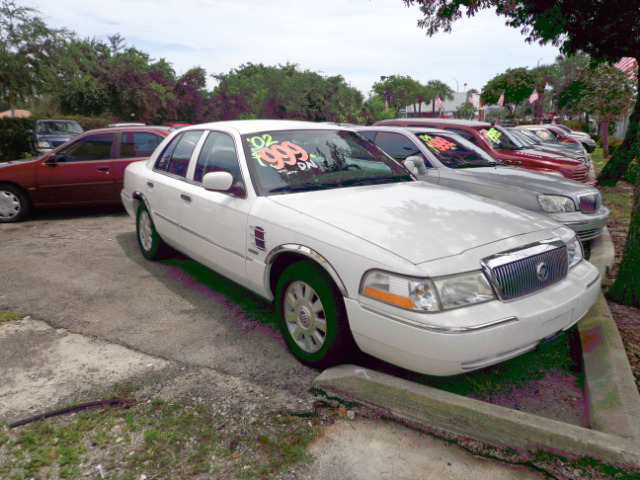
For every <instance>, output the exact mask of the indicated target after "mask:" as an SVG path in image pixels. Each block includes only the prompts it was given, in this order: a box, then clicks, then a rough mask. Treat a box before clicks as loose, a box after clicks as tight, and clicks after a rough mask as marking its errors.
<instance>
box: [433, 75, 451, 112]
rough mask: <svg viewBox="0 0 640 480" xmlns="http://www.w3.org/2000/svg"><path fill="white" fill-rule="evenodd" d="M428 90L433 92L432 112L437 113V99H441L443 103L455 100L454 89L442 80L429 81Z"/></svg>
mask: <svg viewBox="0 0 640 480" xmlns="http://www.w3.org/2000/svg"><path fill="white" fill-rule="evenodd" d="M427 88H428V89H429V90H430V92H431V98H430V100H431V102H432V103H431V112H432V113H435V111H436V102H435V100H436V98H438V97H440V99H441V100H442V101H445V100H453V89H452V88H451V87H450V86H449V85H447V84H446V83H444V82H442V81H440V80H429V81H428V82H427Z"/></svg>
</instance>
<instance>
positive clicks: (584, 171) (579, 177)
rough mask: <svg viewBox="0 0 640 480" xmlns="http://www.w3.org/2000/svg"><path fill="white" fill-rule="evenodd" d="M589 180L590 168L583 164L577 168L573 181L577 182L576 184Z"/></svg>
mask: <svg viewBox="0 0 640 480" xmlns="http://www.w3.org/2000/svg"><path fill="white" fill-rule="evenodd" d="M588 179H589V167H587V166H586V165H585V164H583V163H581V164H580V165H578V166H577V167H576V169H575V171H574V172H573V178H572V180H575V181H576V182H582V183H585V182H586V181H587V180H588Z"/></svg>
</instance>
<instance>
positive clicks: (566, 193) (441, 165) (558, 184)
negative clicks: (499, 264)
mask: <svg viewBox="0 0 640 480" xmlns="http://www.w3.org/2000/svg"><path fill="white" fill-rule="evenodd" d="M355 129H356V131H358V133H360V134H361V135H363V136H365V137H367V138H368V139H369V140H371V141H373V142H374V143H375V144H376V145H377V146H378V147H380V148H381V149H382V150H384V151H385V152H386V153H388V154H389V155H390V156H392V157H393V158H395V159H396V160H398V161H399V162H401V163H403V164H404V165H405V167H406V168H407V169H408V170H409V171H411V172H412V173H413V174H415V175H416V176H417V177H418V178H419V179H420V180H423V181H426V182H429V183H435V184H438V185H441V186H445V187H449V188H453V189H456V190H462V191H465V192H468V193H473V194H477V195H482V196H484V197H489V198H492V199H495V200H500V201H503V202H506V203H509V204H511V205H516V206H518V207H521V208H525V209H527V210H531V211H534V212H537V213H541V214H544V215H546V216H548V217H551V218H552V219H554V220H556V221H558V222H560V223H562V224H564V225H566V226H568V227H570V228H572V229H573V230H574V231H575V232H576V234H577V235H578V237H579V238H580V240H581V241H582V242H583V243H586V242H589V241H591V240H594V239H595V238H597V237H598V236H600V234H601V233H602V231H603V229H604V227H605V226H606V225H607V221H608V220H609V210H608V209H607V207H605V206H604V205H602V196H601V194H600V192H599V191H598V189H597V188H595V187H591V186H589V185H585V184H584V183H580V182H575V181H573V180H569V179H566V178H564V177H563V176H562V175H559V174H558V175H549V174H543V173H538V172H533V171H529V170H525V169H521V168H515V167H509V166H506V165H504V164H502V163H501V162H499V161H497V160H495V159H494V158H492V157H491V156H489V155H488V154H487V153H486V152H484V151H483V150H481V149H479V148H477V147H476V146H475V145H473V144H472V143H471V142H469V141H467V140H465V139H464V138H462V137H461V136H459V135H457V134H455V133H452V132H449V131H446V130H440V129H435V128H429V127H425V128H415V127H411V128H409V127H385V126H374V127H355Z"/></svg>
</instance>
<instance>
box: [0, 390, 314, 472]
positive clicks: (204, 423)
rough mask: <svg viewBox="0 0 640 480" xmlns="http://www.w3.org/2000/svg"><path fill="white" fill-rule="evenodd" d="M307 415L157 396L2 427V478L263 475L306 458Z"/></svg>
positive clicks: (310, 426) (310, 429) (310, 432)
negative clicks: (235, 412)
mask: <svg viewBox="0 0 640 480" xmlns="http://www.w3.org/2000/svg"><path fill="white" fill-rule="evenodd" d="M318 431H319V426H318V425H317V423H315V421H314V418H313V417H300V416H296V415H279V414H271V415H269V414H265V415H263V416H261V418H260V419H259V420H248V419H246V418H243V417H242V416H228V415H226V416H219V415H218V416H217V415H215V414H214V413H213V412H212V410H211V409H209V408H207V407H205V406H192V405H188V404H182V403H168V402H165V401H164V400H162V399H159V398H156V399H153V400H149V401H146V402H139V403H136V404H133V405H131V404H128V406H123V405H116V406H113V405H111V406H106V407H103V408H100V409H93V410H86V411H81V412H78V413H74V414H70V415H67V416H63V417H55V418H50V419H47V420H39V421H36V422H34V423H31V424H28V425H25V426H22V427H18V428H16V429H12V430H8V429H0V478H2V479H6V480H18V479H24V478H61V479H77V478H86V477H89V478H105V479H112V480H115V479H118V480H120V479H122V480H127V479H130V480H134V479H135V480H138V479H139V478H141V476H142V475H146V477H147V478H181V479H187V478H196V477H197V478H200V476H202V475H205V476H206V475H207V474H213V475H214V478H246V479H269V478H273V477H274V476H275V475H277V474H278V473H280V472H282V471H283V470H286V469H287V468H289V467H290V466H292V465H293V464H295V463H297V462H300V461H303V460H306V459H307V454H306V453H305V452H306V448H307V445H308V444H309V443H310V442H311V441H313V440H314V439H315V438H316V436H317V433H318Z"/></svg>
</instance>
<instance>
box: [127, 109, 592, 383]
mask: <svg viewBox="0 0 640 480" xmlns="http://www.w3.org/2000/svg"><path fill="white" fill-rule="evenodd" d="M198 131H201V132H203V134H202V135H203V136H202V137H201V138H200V139H199V140H198V142H197V145H196V146H195V149H194V151H193V152H192V157H191V161H190V163H189V167H188V169H187V170H186V174H184V177H180V178H178V177H176V176H174V175H171V174H169V173H167V172H164V171H158V168H154V166H156V167H157V166H159V165H162V163H161V162H162V161H163V160H162V158H161V157H162V156H163V155H165V156H166V155H167V153H166V152H168V151H169V149H170V148H171V146H172V145H175V143H172V142H173V140H174V139H176V142H178V136H179V135H183V134H185V133H187V132H198ZM289 131H290V132H295V133H296V134H299V133H300V132H305V134H306V133H309V135H313V134H312V133H310V132H316V133H318V135H324V134H325V133H326V132H331V133H328V135H332V134H333V132H342V133H341V134H342V135H345V136H349V138H351V137H350V136H351V135H352V133H351V132H350V131H349V129H347V128H343V127H337V126H331V125H323V124H310V123H306V122H291V121H258V120H256V121H235V122H220V123H212V124H205V125H197V126H191V127H186V128H184V129H181V130H179V131H178V132H174V133H173V134H172V135H170V136H169V137H168V138H167V139H166V140H165V141H164V142H163V143H162V144H161V145H160V146H159V147H158V149H157V150H156V152H155V153H154V155H153V156H152V157H151V158H150V159H149V160H148V161H147V162H137V163H134V164H131V165H130V166H129V167H127V170H126V173H125V182H124V189H123V191H122V201H123V204H124V205H125V207H126V209H127V212H128V213H129V214H130V215H131V216H132V217H134V218H137V222H138V237H139V238H138V240H139V244H140V245H141V250H142V252H143V254H145V256H147V258H150V257H152V256H153V255H152V253H154V252H155V249H156V246H157V245H158V244H157V241H158V238H160V237H161V239H162V240H163V241H164V242H166V243H167V244H169V245H171V246H172V247H174V248H176V249H177V250H180V251H181V252H183V253H185V254H186V255H188V256H190V257H191V258H193V259H194V260H196V261H198V262H200V263H202V264H204V265H205V266H207V267H209V268H211V269H213V270H215V271H217V272H219V273H221V274H223V275H225V276H227V277H228V278H230V279H232V280H234V281H235V282H237V283H238V284H240V285H242V286H243V287H245V288H248V289H250V290H252V291H254V292H256V293H257V294H259V295H261V296H263V297H265V298H267V299H269V300H274V299H275V300H276V303H277V304H278V302H279V301H281V302H282V304H283V305H286V300H287V298H286V295H287V294H288V293H290V290H291V288H293V287H292V285H293V284H297V283H300V282H297V279H293V280H291V281H289V282H288V283H287V281H285V280H284V279H283V278H282V277H283V276H286V274H287V273H288V272H290V266H291V265H293V264H294V263H295V262H304V263H305V264H308V265H312V266H313V269H318V270H320V271H321V272H323V275H324V276H323V275H321V276H320V277H318V278H324V279H325V280H323V281H324V282H325V283H330V284H331V291H332V292H333V300H332V301H331V302H328V301H327V297H326V296H325V297H324V300H323V303H324V304H325V305H324V306H326V304H327V303H335V305H337V307H336V308H337V310H338V311H340V310H341V309H342V306H344V312H345V313H346V318H345V319H342V321H343V322H346V323H347V325H345V326H344V327H345V330H344V331H342V330H341V332H342V333H341V335H342V336H343V337H344V336H349V335H352V336H353V340H354V341H355V344H356V345H357V346H358V347H359V348H360V349H361V350H362V351H364V352H366V353H368V354H371V355H373V356H375V357H378V358H380V359H383V360H385V361H388V362H390V363H392V364H395V365H399V366H401V367H404V368H408V369H410V370H414V371H417V372H421V373H427V374H433V375H452V374H457V373H461V372H466V371H470V370H474V369H477V368H481V367H484V366H487V365H491V364H495V363H498V362H501V361H503V360H506V359H508V358H512V357H514V356H517V355H519V354H521V353H524V352H526V351H529V350H532V349H534V348H536V346H537V345H538V344H539V343H540V342H541V341H543V340H544V339H546V338H548V337H551V336H554V335H556V334H557V333H558V332H562V331H565V330H567V329H569V328H570V327H571V326H573V325H574V324H575V323H576V322H577V321H578V320H579V319H580V318H581V317H582V316H583V315H585V314H586V313H587V311H588V310H589V308H590V307H591V306H592V304H593V303H594V302H595V300H596V298H597V296H598V294H599V291H600V276H599V273H598V271H597V269H596V268H595V267H594V266H593V265H591V264H590V263H588V262H587V261H585V260H583V259H582V258H581V255H582V251H581V247H580V244H579V242H578V241H577V239H576V237H575V233H574V232H573V231H572V230H571V229H569V228H567V227H564V226H562V225H560V224H558V223H556V222H554V221H553V220H550V219H548V218H545V217H543V216H540V215H537V214H535V213H532V212H527V211H525V210H521V209H517V208H513V209H511V208H508V207H507V206H505V205H504V204H501V203H498V202H492V201H490V200H482V199H480V197H476V196H473V195H467V194H464V193H459V192H454V191H452V190H448V189H443V188H440V187H437V186H432V185H429V184H426V183H423V182H419V181H414V180H412V179H411V178H409V177H407V178H406V179H405V180H404V181H401V182H400V181H398V182H393V183H381V184H354V185H353V186H345V185H343V186H341V187H339V188H329V189H324V190H312V191H296V192H292V193H290V192H287V193H285V194H281V192H279V193H278V194H275V193H274V194H265V193H264V192H261V191H260V189H259V188H258V187H257V186H256V184H254V177H253V176H254V175H256V172H258V171H259V172H266V170H260V168H271V167H273V165H271V166H270V165H266V166H264V165H262V166H256V165H254V164H253V163H252V162H255V161H257V160H256V159H255V158H251V157H249V156H248V152H249V150H248V149H244V148H241V147H240V148H239V146H242V145H243V142H244V143H247V142H249V139H250V138H258V137H249V136H248V135H252V134H253V133H254V132H255V133H256V134H259V135H261V136H262V138H265V137H267V136H268V137H269V138H271V133H270V132H273V137H274V138H275V137H276V136H277V135H276V134H279V135H281V134H283V133H284V134H285V135H286V133H287V132H289ZM213 132H216V135H218V134H224V135H226V136H228V137H229V138H232V139H233V144H234V145H235V147H236V154H237V158H238V161H239V172H238V173H236V177H238V178H239V177H241V178H242V181H243V184H244V187H245V191H244V193H242V194H241V195H240V194H233V193H231V191H226V190H227V189H228V188H229V186H230V182H231V180H230V178H231V175H226V174H224V173H223V174H221V175H218V174H216V173H212V174H208V175H204V176H203V179H202V181H201V183H200V182H198V181H194V175H195V176H197V174H196V162H198V158H202V156H204V155H205V153H204V149H205V147H204V145H206V140H205V139H206V138H207V137H208V136H209V135H211V136H212V135H214V133H213ZM265 132H266V133H265ZM193 135H195V133H194V134H193ZM243 135H247V136H243ZM182 138H184V137H182ZM212 138H213V137H212ZM282 138H286V136H285V137H282ZM358 138H361V137H358ZM361 140H362V141H363V142H366V140H364V139H361ZM285 143H288V142H281V143H279V144H277V145H284V144H285ZM366 143H368V142H366ZM289 145H291V144H290V143H289ZM247 148H248V147H247ZM372 148H375V147H372ZM252 152H253V153H252V154H251V155H254V153H255V150H252ZM312 157H313V155H312ZM261 158H262V157H261ZM314 158H315V159H317V158H318V157H314ZM249 163H252V166H249ZM291 163H292V164H293V166H292V167H289V166H285V167H283V168H282V169H280V170H278V171H277V174H278V175H280V176H282V175H285V174H286V173H287V172H286V169H290V170H292V169H295V168H298V169H302V170H304V169H305V168H308V165H307V166H304V165H301V164H300V159H299V158H298V163H296V161H295V160H294V158H293V157H291ZM380 163H381V162H380ZM394 163H395V162H394ZM318 164H319V162H318ZM351 166H353V165H351ZM366 168H367V167H366V166H364V167H363V168H357V169H356V168H354V169H353V170H349V172H352V173H353V176H354V178H355V177H356V176H357V175H361V174H362V175H364V171H365V170H366ZM390 168H392V169H394V171H395V169H396V167H395V165H393V166H391V167H390ZM333 172H334V173H335V171H333ZM271 173H273V172H271ZM289 173H290V172H289ZM296 173H299V172H296ZM337 174H338V173H337ZM339 174H340V175H342V173H339ZM344 175H347V174H346V173H345V174H344ZM236 177H234V178H236ZM227 180H228V181H227ZM236 180H237V178H236ZM205 185H206V187H207V188H208V189H207V188H205ZM234 185H235V184H234ZM234 188H235V187H234ZM213 189H215V190H218V191H214V190H213ZM236 192H237V191H236ZM146 211H148V212H149V216H150V219H151V222H146V223H145V218H146V217H145V212H146ZM141 212H142V213H141ZM145 231H146V232H147V233H145ZM147 234H148V235H147ZM153 235H156V236H155V237H154V236H153ZM153 241H156V243H153ZM551 245H553V248H552V247H551ZM556 247H558V248H557V249H556ZM550 249H551V250H552V251H553V252H554V255H555V254H556V253H557V254H558V255H564V256H560V257H558V258H562V260H561V261H560V263H562V262H563V261H568V262H571V261H572V260H571V258H573V259H574V261H575V265H573V266H571V267H570V268H568V269H566V270H567V272H566V276H565V277H563V278H561V279H559V280H558V281H557V282H556V283H554V284H552V285H549V286H546V287H544V288H541V287H535V288H534V289H533V290H532V291H530V292H529V291H527V293H526V294H523V295H521V296H516V297H514V298H506V297H507V295H506V293H505V292H501V289H502V284H500V283H495V281H496V280H495V279H494V280H493V281H492V283H491V285H492V289H493V293H492V294H491V295H493V299H490V300H487V299H486V296H487V295H488V294H487V293H486V291H484V290H482V286H479V284H482V285H485V280H483V277H486V278H488V277H491V276H493V275H495V274H496V272H497V270H498V269H499V268H501V267H500V266H499V264H500V263H506V262H507V261H509V262H511V261H515V260H517V261H519V262H530V261H533V262H534V264H535V265H534V264H531V265H532V267H531V268H534V269H535V272H537V273H534V274H533V275H534V277H535V275H536V274H537V276H538V278H539V279H540V278H544V281H546V278H547V277H546V276H545V275H546V274H547V266H548V268H549V271H551V270H552V264H551V263H550V262H549V261H546V260H545V261H544V262H543V261H542V260H539V259H540V258H542V257H541V256H540V255H543V256H544V255H547V253H546V252H547V251H548V250H550ZM567 252H569V253H570V254H571V255H574V256H571V255H570V256H569V260H567ZM534 253H535V254H536V255H538V256H532V255H533V254H534ZM544 258H547V257H544ZM536 262H537V263H536ZM545 262H546V263H545ZM287 267H289V268H287ZM493 267H496V268H495V270H494V269H493ZM527 268H529V267H527ZM553 268H555V264H554V266H553ZM532 271H533V270H532ZM468 272H474V273H473V274H472V277H473V280H474V281H475V280H478V285H475V284H474V286H473V288H476V287H477V288H478V291H479V292H481V293H482V292H484V293H482V295H484V296H482V295H476V296H475V297H474V296H473V295H469V298H467V297H465V296H464V295H462V296H461V297H457V296H456V297H455V299H456V301H457V300H458V299H462V300H461V301H464V302H467V301H468V302H476V301H477V302H478V303H471V304H468V305H465V306H453V307H447V309H444V308H445V307H444V306H443V305H445V300H444V299H445V297H446V294H447V292H448V291H447V288H450V285H452V286H453V287H451V288H453V291H455V294H456V295H457V292H458V290H460V289H462V290H464V288H466V285H467V284H466V283H464V282H462V283H460V285H462V287H460V286H459V285H458V283H457V282H461V281H460V280H457V279H458V277H451V276H455V275H460V274H465V275H466V274H467V273H468ZM482 272H484V273H482ZM378 276H379V277H380V278H382V279H383V280H389V289H390V290H389V291H390V292H392V288H395V287H396V286H397V285H396V284H399V286H400V287H401V288H400V290H399V291H400V292H402V291H403V290H402V289H404V288H405V287H406V286H407V285H408V284H409V280H408V279H410V280H413V279H416V278H417V279H420V280H421V282H422V281H423V283H424V285H426V287H429V288H431V287H433V288H432V289H431V290H429V289H428V288H426V287H425V289H426V290H428V291H426V293H425V291H424V290H423V289H422V286H424V285H423V283H420V282H419V286H420V287H421V289H420V290H419V291H418V292H417V293H416V292H412V295H414V296H413V297H411V298H414V299H415V298H417V299H418V301H422V300H424V299H425V298H427V297H428V299H432V297H429V294H430V292H431V293H432V292H438V293H437V295H436V296H437V299H438V301H439V302H440V303H437V302H436V303H435V305H439V306H440V308H441V310H440V311H437V312H436V311H424V310H417V309H416V308H417V307H416V306H415V305H417V303H415V302H414V303H413V304H412V305H413V306H405V307H399V306H398V305H397V304H396V303H393V302H396V301H397V300H396V299H397V298H400V297H399V296H398V295H395V294H394V293H386V292H383V293H384V294H379V292H380V290H376V289H377V288H378V284H377V283H374V280H372V277H374V278H375V279H376V281H377V279H378ZM314 278H315V277H314ZM452 278H453V280H450V279H452ZM527 278H528V277H527ZM430 279H431V280H430ZM464 279H465V281H466V280H467V276H465V277H464ZM312 280H313V279H312ZM314 281H315V280H314ZM533 281H534V283H535V279H534V280H533ZM301 282H302V283H304V281H301ZM434 282H435V283H434ZM447 282H450V284H448V283H447ZM487 282H489V280H487ZM281 283H282V285H280V284H281ZM405 284H406V285H405ZM315 285H318V283H315ZM372 285H373V286H374V287H375V288H372V289H369V287H371V286H372ZM411 285H413V283H412V284H411ZM380 288H382V287H380ZM518 288H520V286H518ZM536 288H540V289H538V290H536ZM438 289H440V290H438ZM316 290H318V288H316ZM277 292H284V293H283V294H280V296H279V298H276V297H278V294H277ZM371 292H375V295H376V296H371V295H370V294H371ZM443 292H444V293H443ZM378 295H379V296H378ZM407 295H408V294H407ZM416 295H417V296H416ZM498 297H502V299H499V298H498ZM478 298H484V300H482V301H479V300H477V299H478ZM321 300H322V298H321ZM404 300H406V299H404V297H403V299H402V301H404ZM390 302H391V303H390ZM430 305H431V304H430ZM321 306H322V305H321ZM282 308H283V309H286V306H283V307H282ZM294 313H295V315H297V316H296V317H295V318H294V320H293V323H296V322H297V327H298V328H299V327H305V328H306V327H307V326H308V323H307V321H308V314H309V313H310V312H309V311H308V310H305V309H304V308H303V307H302V306H301V307H296V310H295V312H294ZM279 314H280V315H281V317H284V316H285V314H284V313H283V312H279ZM281 322H282V323H281V325H280V328H281V330H282V331H283V336H285V340H287V335H286V333H287V331H286V328H287V327H286V325H287V324H286V321H285V320H281ZM283 325H284V326H283ZM322 328H324V327H319V330H318V332H316V333H322V331H320V330H322ZM293 335H294V334H293V331H292V336H293ZM331 335H332V333H331V332H330V333H328V334H327V337H326V343H327V344H329V343H330V342H335V341H336V339H335V338H333V337H332V336H331ZM289 340H290V339H289ZM289 340H287V341H288V346H289V348H290V349H291V350H292V352H293V353H294V354H295V355H296V356H297V357H298V358H299V359H300V360H301V361H303V362H304V363H306V364H308V365H311V366H314V367H325V366H328V365H329V364H331V362H332V361H334V360H335V359H333V360H327V359H326V358H319V355H320V354H321V353H323V350H322V349H325V348H327V347H326V346H325V345H321V351H320V352H315V351H312V350H313V349H312V348H309V351H305V348H306V347H304V346H302V347H301V348H302V350H303V351H302V354H301V355H300V354H298V353H296V351H297V350H296V348H295V345H294V347H293V348H292V347H291V345H289V344H290V343H291V342H290V341H289ZM337 341H338V343H339V342H340V339H338V340H337ZM293 342H295V339H294V340H293ZM345 345H348V342H345ZM329 347H330V348H333V346H332V345H330V346H329ZM335 351H339V348H338V347H335ZM341 353H344V354H347V353H351V352H341ZM336 358H338V359H339V358H342V356H341V355H338V356H337V357H336Z"/></svg>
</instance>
